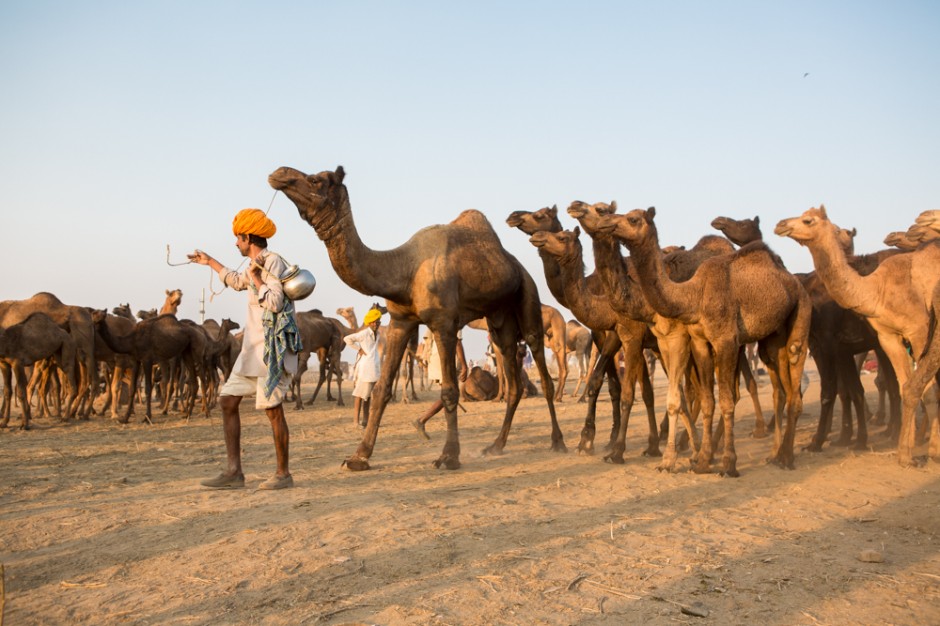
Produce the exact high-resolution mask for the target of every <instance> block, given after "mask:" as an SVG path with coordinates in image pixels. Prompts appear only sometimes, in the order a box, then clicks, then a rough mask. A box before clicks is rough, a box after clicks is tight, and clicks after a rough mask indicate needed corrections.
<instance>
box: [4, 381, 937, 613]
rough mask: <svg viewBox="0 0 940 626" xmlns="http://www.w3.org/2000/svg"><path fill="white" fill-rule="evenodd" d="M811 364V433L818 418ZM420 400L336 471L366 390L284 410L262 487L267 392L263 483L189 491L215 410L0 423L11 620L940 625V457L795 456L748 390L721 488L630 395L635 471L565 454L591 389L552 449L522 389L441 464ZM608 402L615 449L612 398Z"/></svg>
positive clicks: (251, 466) (830, 452)
mask: <svg viewBox="0 0 940 626" xmlns="http://www.w3.org/2000/svg"><path fill="white" fill-rule="evenodd" d="M811 381H812V382H811V384H810V386H809V388H808V389H807V392H806V396H805V397H806V410H805V412H804V415H803V418H802V420H801V423H800V430H799V433H798V436H797V443H798V445H799V446H800V447H802V446H803V445H805V444H806V443H807V442H808V441H809V439H810V437H811V435H812V432H813V430H814V428H815V422H816V418H817V416H818V408H819V407H818V398H819V387H818V384H816V378H815V376H814V375H813V376H811ZM663 382H664V381H663V377H662V373H661V372H660V373H659V378H657V403H658V407H662V406H664V389H663ZM865 384H866V386H867V388H868V389H869V402H870V403H871V404H872V405H874V403H875V400H876V395H875V393H874V391H873V387H872V380H871V377H866V379H865ZM570 389H571V387H570V386H569V390H570ZM761 389H762V400H763V405H764V406H765V407H768V406H769V405H770V400H769V386H768V385H767V384H766V378H764V380H763V385H762V388H761ZM421 395H422V396H423V401H422V402H420V403H414V404H410V405H405V404H392V405H390V407H389V409H388V410H387V411H386V414H385V419H384V421H383V425H382V429H381V431H380V433H379V441H378V446H377V449H376V453H375V455H374V456H373V459H372V461H373V463H372V466H373V469H372V470H371V471H368V472H361V473H353V472H350V471H348V470H345V469H343V468H341V467H340V463H341V461H342V460H343V458H345V457H346V456H347V455H348V454H350V453H352V452H353V450H354V449H355V447H356V444H357V443H358V439H359V431H358V429H357V428H356V427H354V426H353V425H352V419H351V414H350V411H349V405H351V402H350V403H348V405H347V407H346V408H339V409H338V408H336V407H335V405H334V404H327V403H325V402H323V401H322V400H319V401H318V403H317V404H316V405H314V406H313V407H312V408H308V409H305V410H303V411H294V410H290V411H289V413H288V421H289V423H290V427H291V434H292V439H291V446H292V447H291V453H292V457H291V460H292V470H293V473H294V476H295V479H296V481H297V482H296V487H295V488H294V489H290V490H285V491H280V492H265V491H258V490H256V489H255V488H254V487H256V486H257V484H258V483H259V482H260V481H261V480H263V479H265V478H267V477H268V475H269V474H270V473H272V472H273V466H274V459H273V456H274V452H273V447H272V445H271V441H270V428H269V426H268V424H267V420H266V418H265V417H264V415H263V413H260V412H257V411H254V410H253V409H252V410H249V411H247V412H245V413H243V423H244V431H245V432H244V433H243V440H242V441H243V447H244V463H245V470H246V477H247V481H248V488H246V489H242V490H234V491H213V490H208V489H205V488H201V487H200V486H199V480H200V479H201V478H204V477H208V476H212V475H215V474H216V473H217V472H218V471H219V468H220V466H221V459H222V456H223V446H222V440H221V419H220V417H219V416H218V410H216V411H215V414H214V416H213V417H212V418H210V419H208V420H207V419H205V418H193V419H192V420H190V421H189V422H186V421H183V420H181V419H180V418H179V417H178V416H173V415H171V416H170V417H169V418H160V419H158V420H156V424H155V425H154V426H148V425H145V424H141V423H139V422H136V421H135V423H133V424H130V425H126V426H122V425H119V424H116V423H112V422H110V421H108V420H105V419H102V418H93V419H92V420H91V421H90V422H84V423H71V424H66V425H63V424H60V423H58V422H57V421H55V420H52V419H41V420H37V421H36V424H35V429H34V430H32V431H29V432H22V431H18V430H12V429H8V430H6V431H2V432H0V471H2V476H0V519H2V525H0V563H2V566H3V569H4V598H3V599H4V604H5V606H4V616H5V620H2V621H3V623H5V624H7V625H20V624H76V623H96V624H114V623H132V624H167V623H170V624H360V623H364V624H638V623H644V624H671V623H691V624H755V623H760V624H787V625H789V624H918V625H921V624H938V623H940V464H937V463H933V464H928V466H927V467H926V468H923V469H902V468H900V467H899V466H898V465H897V460H896V456H895V454H894V451H893V447H892V446H891V445H889V444H888V443H887V442H886V441H885V440H884V439H882V438H881V437H880V436H878V434H879V432H880V429H877V428H876V429H875V434H874V436H873V441H874V443H873V446H872V448H871V450H869V451H865V452H857V451H854V450H851V449H846V448H831V447H829V446H827V447H826V448H825V449H824V451H823V452H822V453H820V454H811V453H808V452H800V453H799V454H798V456H797V468H796V470H794V471H785V470H781V469H779V468H777V467H776V466H772V465H767V464H765V462H764V459H765V458H766V457H767V456H768V454H769V451H770V446H771V441H770V440H769V439H761V440H754V439H751V438H750V437H749V436H748V433H750V431H751V428H752V426H753V413H752V411H751V409H750V402H749V401H747V399H745V400H743V401H742V402H740V403H739V405H738V426H737V428H736V433H737V436H738V439H737V442H738V454H739V465H738V467H739V470H740V471H741V477H740V478H737V479H728V478H720V477H719V476H717V475H696V474H692V473H688V472H682V473H678V474H671V475H667V474H662V473H659V472H657V471H656V464H657V461H656V460H655V459H649V458H644V457H642V456H640V452H641V450H642V449H643V448H644V447H645V442H646V436H647V426H646V420H645V416H644V415H642V414H640V415H639V419H637V416H638V409H641V408H642V407H641V406H640V405H637V406H636V407H635V408H634V413H633V416H634V418H633V420H632V424H631V430H630V434H629V437H628V442H627V462H626V464H625V465H610V464H605V463H604V462H603V461H602V460H601V455H600V454H598V455H597V456H594V457H590V456H579V455H578V454H576V453H574V452H573V450H574V448H575V447H576V445H577V442H578V435H579V432H580V429H581V424H582V421H583V417H584V412H585V405H584V404H578V403H576V402H574V401H573V400H571V399H568V400H566V401H565V402H563V403H562V404H561V405H559V417H560V420H561V422H562V428H563V430H564V433H565V437H566V443H567V444H568V446H569V449H571V450H572V452H569V453H568V454H564V455H562V454H557V453H552V452H550V451H549V450H548V448H549V432H550V431H549V423H548V415H547V411H546V409H545V401H544V400H543V399H528V400H523V402H522V404H521V406H520V410H519V412H518V413H517V417H516V421H515V424H514V428H513V432H512V434H511V436H510V439H509V444H508V446H507V448H506V452H505V454H503V455H502V456H495V457H483V456H481V455H480V451H481V450H482V449H483V448H484V447H485V446H486V445H488V444H489V443H491V442H492V440H493V438H495V436H496V432H497V430H498V425H499V423H500V420H501V418H502V407H501V405H498V404H494V403H476V404H470V405H468V406H467V408H468V410H469V412H468V413H466V414H461V416H460V424H461V443H462V450H463V452H462V457H461V460H462V462H463V467H462V468H461V469H460V470H457V471H446V470H437V469H434V468H433V467H432V465H431V463H432V461H433V460H434V459H435V458H437V456H438V455H439V453H440V449H441V446H442V445H443V430H444V424H443V421H442V420H435V421H432V422H431V423H430V425H429V427H428V430H429V432H430V433H431V436H432V438H433V440H432V442H430V443H426V442H424V441H423V440H420V439H419V438H418V437H417V436H416V433H415V431H414V430H413V428H412V426H411V425H410V422H411V420H412V419H413V418H414V417H415V416H416V415H418V414H419V413H420V412H422V411H423V410H424V409H425V408H426V407H427V406H428V404H429V402H430V400H431V399H432V398H433V396H434V394H433V393H432V392H424V393H423V394H421ZM245 404H249V403H248V402H246V403H245ZM599 413H600V415H602V418H601V419H600V420H599V426H600V427H599V433H603V434H602V435H600V436H599V437H598V442H599V443H603V440H604V438H605V435H606V433H607V432H608V430H609V424H610V421H609V404H607V405H606V406H605V407H604V409H603V410H602V411H600V412H599ZM918 452H920V453H923V452H924V451H923V450H922V449H921V450H918ZM685 458H687V454H686V455H685V456H684V457H683V463H684V464H686V462H685V460H684V459H685ZM864 551H874V552H875V553H877V554H878V555H881V557H882V558H883V562H867V561H865V560H860V559H859V556H860V555H861V554H862V553H863V552H864ZM689 612H691V613H697V614H699V615H702V616H698V615H690V614H689Z"/></svg>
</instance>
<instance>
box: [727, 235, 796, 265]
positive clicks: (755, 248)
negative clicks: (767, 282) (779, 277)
mask: <svg viewBox="0 0 940 626" xmlns="http://www.w3.org/2000/svg"><path fill="white" fill-rule="evenodd" d="M737 254H738V257H739V258H743V257H747V256H749V255H752V254H766V255H768V256H769V257H770V259H771V260H772V261H773V262H774V264H775V265H777V266H778V267H781V268H783V269H786V266H785V265H784V264H783V259H781V258H780V257H779V256H777V253H776V252H774V251H773V250H771V249H770V246H768V245H767V244H766V243H764V241H763V240H762V239H759V240H757V241H752V242H751V243H747V244H744V245H743V246H741V248H740V249H739V250H738V253H737Z"/></svg>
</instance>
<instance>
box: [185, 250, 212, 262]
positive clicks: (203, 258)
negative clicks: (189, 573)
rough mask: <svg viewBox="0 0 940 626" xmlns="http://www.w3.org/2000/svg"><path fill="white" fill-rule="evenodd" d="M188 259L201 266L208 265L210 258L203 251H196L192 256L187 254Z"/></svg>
mask: <svg viewBox="0 0 940 626" xmlns="http://www.w3.org/2000/svg"><path fill="white" fill-rule="evenodd" d="M186 258H187V259H189V260H190V261H192V262H193V263H198V264H199V265H208V264H209V259H211V258H212V257H210V256H209V255H208V254H206V253H205V252H203V251H202V250H196V251H195V252H193V253H192V254H187V255H186Z"/></svg>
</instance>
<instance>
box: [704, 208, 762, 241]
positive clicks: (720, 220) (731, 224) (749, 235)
mask: <svg viewBox="0 0 940 626" xmlns="http://www.w3.org/2000/svg"><path fill="white" fill-rule="evenodd" d="M712 228H714V229H715V230H720V231H721V232H722V233H723V234H724V236H725V237H727V238H728V240H729V241H730V242H731V243H733V244H734V245H736V246H739V247H740V246H743V245H747V244H749V243H751V242H752V241H762V240H763V238H764V235H763V233H762V232H761V230H760V216H757V215H755V216H754V218H753V219H734V218H731V217H723V216H721V217H716V218H715V219H713V220H712Z"/></svg>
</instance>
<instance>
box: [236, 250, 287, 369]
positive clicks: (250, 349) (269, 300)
mask: <svg viewBox="0 0 940 626" xmlns="http://www.w3.org/2000/svg"><path fill="white" fill-rule="evenodd" d="M258 260H259V262H260V263H261V265H262V267H264V269H265V270H267V271H266V272H261V279H262V280H263V281H264V285H263V286H262V287H261V289H260V290H256V289H255V284H254V281H253V280H252V279H251V277H250V276H249V275H248V272H249V270H248V269H245V270H243V271H242V272H241V273H238V272H235V271H234V270H230V269H229V268H227V267H223V268H222V269H220V270H219V278H221V279H222V282H224V283H225V285H226V286H228V287H231V288H232V289H234V290H235V291H244V290H246V289H247V290H248V319H247V321H246V322H245V335H244V338H243V340H242V350H241V352H239V353H238V358H237V359H236V360H235V365H234V366H233V367H232V371H233V372H235V373H236V374H241V375H242V376H254V377H260V376H267V375H268V366H267V365H265V364H264V327H263V326H262V324H261V315H262V313H263V312H264V310H265V309H268V310H269V311H272V312H274V313H277V312H278V311H280V310H281V308H282V307H283V306H284V297H285V296H284V288H283V285H281V281H280V279H279V278H278V277H279V276H283V275H284V272H285V271H286V270H287V263H285V262H284V259H282V258H281V257H280V256H279V255H277V254H275V253H274V252H269V251H267V250H265V251H263V252H262V253H261V255H260V256H259V258H258ZM284 369H285V370H286V371H287V372H289V373H291V374H294V373H296V372H297V353H296V352H288V353H287V354H285V355H284Z"/></svg>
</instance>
